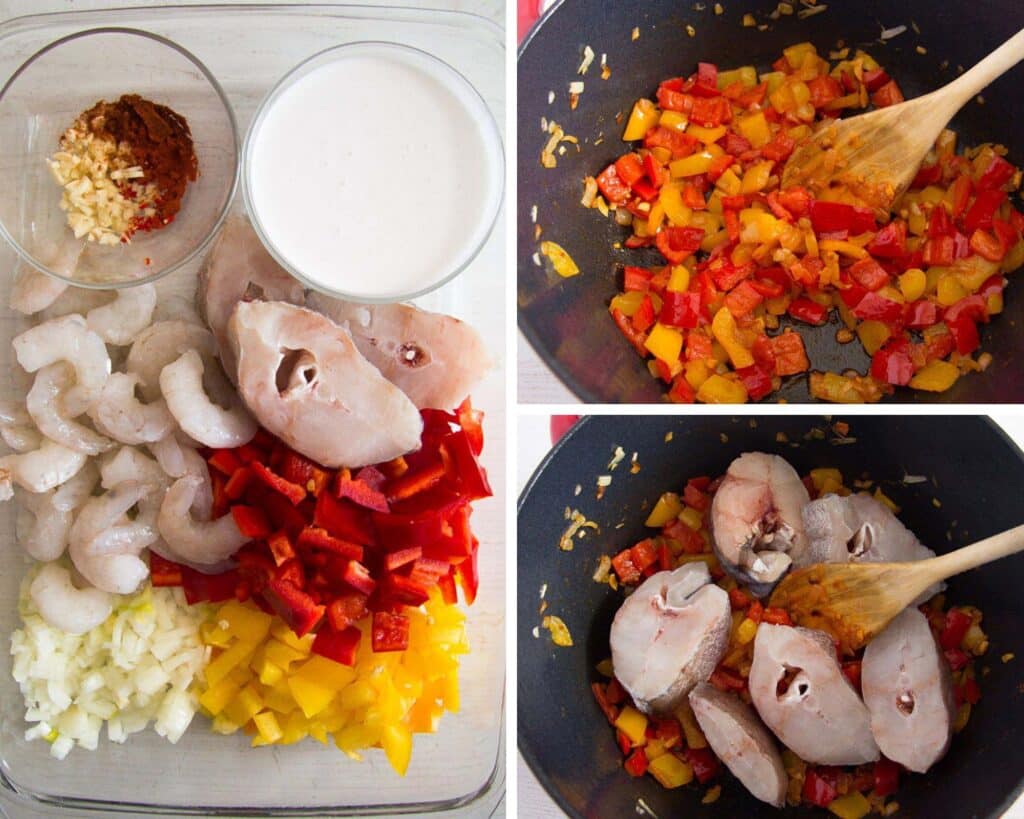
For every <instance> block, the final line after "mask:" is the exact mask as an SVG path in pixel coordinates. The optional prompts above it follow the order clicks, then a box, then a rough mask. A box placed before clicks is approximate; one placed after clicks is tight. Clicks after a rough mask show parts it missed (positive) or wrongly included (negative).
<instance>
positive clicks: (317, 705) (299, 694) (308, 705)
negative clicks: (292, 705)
mask: <svg viewBox="0 0 1024 819" xmlns="http://www.w3.org/2000/svg"><path fill="white" fill-rule="evenodd" d="M288 690H289V691H291V692H292V697H293V698H294V699H295V702H297V703H298V704H299V708H301V709H302V713H303V714H305V715H306V718H307V719H308V718H310V717H315V716H316V715H317V714H319V713H320V712H321V711H323V710H324V709H325V708H326V707H327V706H328V705H330V704H331V700H333V699H334V695H335V691H334V690H332V689H331V688H328V687H327V686H325V685H319V684H317V683H315V682H313V681H312V680H310V679H308V678H306V677H299V676H296V675H292V676H290V677H288Z"/></svg>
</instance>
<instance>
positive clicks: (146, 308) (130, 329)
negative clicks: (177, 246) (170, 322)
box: [85, 284, 156, 345]
mask: <svg viewBox="0 0 1024 819" xmlns="http://www.w3.org/2000/svg"><path fill="white" fill-rule="evenodd" d="M155 307H156V288H155V287H154V286H153V285H151V284H140V285H139V286H138V287H125V288H122V289H121V290H118V291H117V296H116V297H115V298H114V300H113V301H112V302H110V303H109V304H104V305H103V306H102V307H96V308H94V309H92V310H90V311H89V312H88V313H87V314H86V317H85V321H86V324H87V325H88V326H89V329H90V330H92V331H93V332H94V333H96V335H98V336H99V337H100V338H102V339H103V340H104V341H105V342H107V344H117V345H123V344H131V342H132V339H133V338H135V336H137V335H138V334H139V333H141V332H142V331H143V330H145V329H146V328H147V327H148V326H149V323H150V322H151V321H152V320H153V309H154V308H155Z"/></svg>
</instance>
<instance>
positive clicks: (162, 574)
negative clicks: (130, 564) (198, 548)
mask: <svg viewBox="0 0 1024 819" xmlns="http://www.w3.org/2000/svg"><path fill="white" fill-rule="evenodd" d="M149 579H150V581H151V582H152V583H153V585H154V586H156V587H158V588H160V587H163V586H180V585H181V584H182V575H181V566H180V565H178V564H177V563H175V562H173V561H171V560H168V559H167V558H165V557H161V556H160V555H158V554H157V553H156V552H154V551H152V550H151V551H150V553H149Z"/></svg>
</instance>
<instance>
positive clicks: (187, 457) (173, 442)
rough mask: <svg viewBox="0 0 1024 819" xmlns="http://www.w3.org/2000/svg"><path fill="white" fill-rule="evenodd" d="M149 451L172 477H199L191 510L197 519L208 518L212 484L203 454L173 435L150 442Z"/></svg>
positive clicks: (211, 505)
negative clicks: (198, 484) (183, 443)
mask: <svg viewBox="0 0 1024 819" xmlns="http://www.w3.org/2000/svg"><path fill="white" fill-rule="evenodd" d="M149 451H150V452H152V453H153V457H154V458H156V461H157V463H158V464H160V468H161V469H162V470H163V471H164V472H165V473H166V474H167V475H169V476H170V477H172V478H181V477H184V476H185V475H192V476H193V477H196V478H198V479H199V482H200V484H201V485H200V487H199V488H198V489H197V490H196V496H195V500H193V501H192V512H193V513H194V514H195V516H196V517H197V518H198V519H199V520H209V519H210V511H211V510H212V509H213V486H212V485H211V483H210V470H209V467H207V465H206V461H204V460H203V456H202V455H200V454H199V453H198V452H196V451H195V450H194V449H192V448H191V447H188V446H183V445H182V443H181V442H180V441H179V440H178V438H177V437H176V436H175V435H173V434H172V435H168V436H167V437H166V438H162V439H161V440H159V441H156V442H154V443H152V444H149Z"/></svg>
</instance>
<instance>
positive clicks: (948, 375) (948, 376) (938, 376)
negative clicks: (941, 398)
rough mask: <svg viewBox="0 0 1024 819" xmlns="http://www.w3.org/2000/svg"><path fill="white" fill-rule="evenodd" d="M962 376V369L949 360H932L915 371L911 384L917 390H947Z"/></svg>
mask: <svg viewBox="0 0 1024 819" xmlns="http://www.w3.org/2000/svg"><path fill="white" fill-rule="evenodd" d="M959 377H960V370H959V369H958V368H957V366H956V365H955V364H950V363H949V362H948V361H932V362H931V363H929V364H925V366H924V367H922V368H921V369H920V370H918V371H917V372H916V373H914V377H913V378H911V379H910V386H911V387H913V388H914V389H915V390H925V391H927V392H945V391H946V390H948V389H949V388H950V387H952V386H953V385H954V384H955V383H956V380H957V379H958V378H959Z"/></svg>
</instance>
